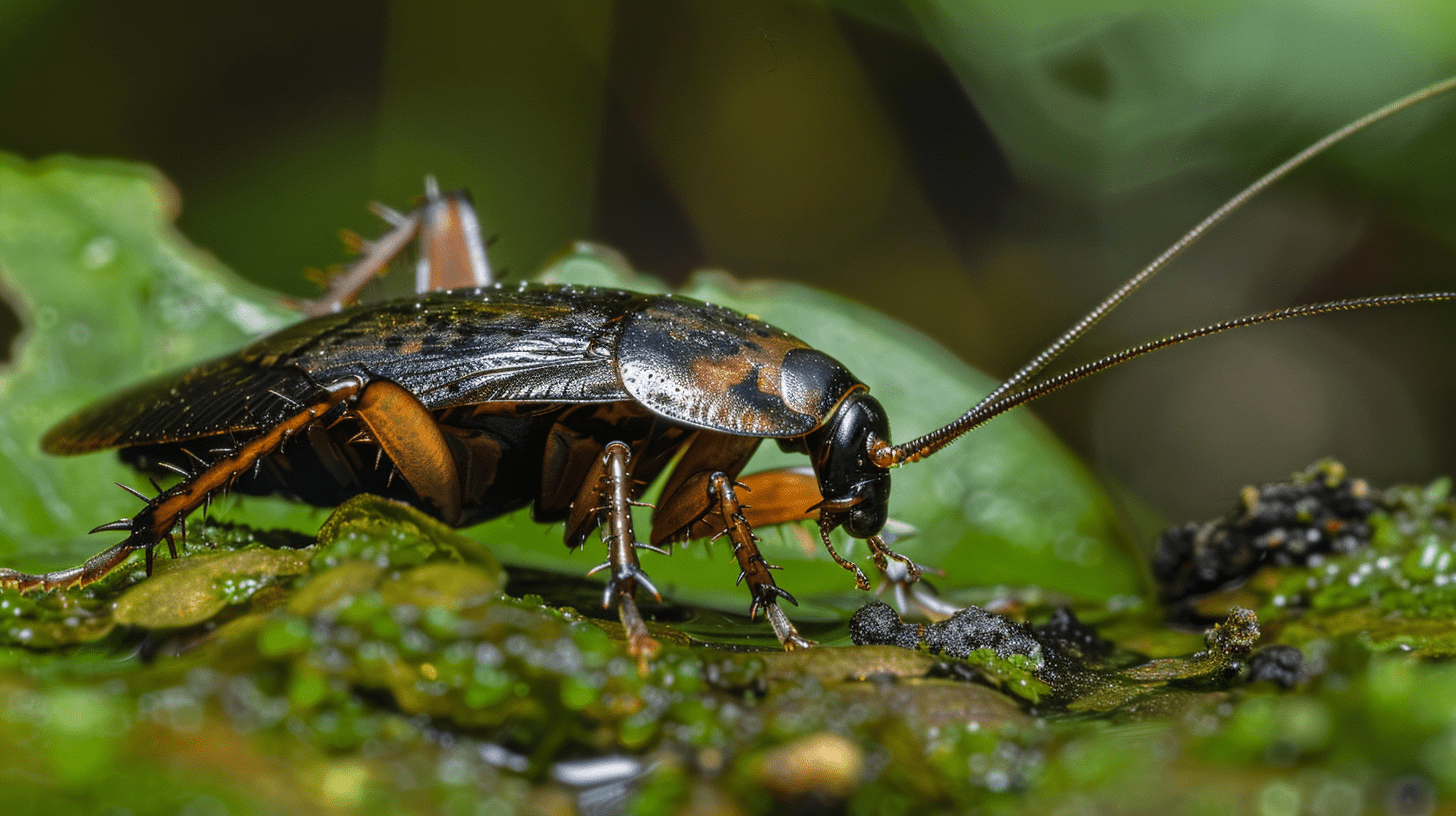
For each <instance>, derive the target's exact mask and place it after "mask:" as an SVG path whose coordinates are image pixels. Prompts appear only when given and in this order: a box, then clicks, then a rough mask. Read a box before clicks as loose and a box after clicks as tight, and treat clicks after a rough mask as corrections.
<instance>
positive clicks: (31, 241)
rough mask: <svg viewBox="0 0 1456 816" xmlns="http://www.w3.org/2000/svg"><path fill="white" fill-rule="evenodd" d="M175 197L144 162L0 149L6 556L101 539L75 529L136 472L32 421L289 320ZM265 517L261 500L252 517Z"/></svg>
mask: <svg viewBox="0 0 1456 816" xmlns="http://www.w3.org/2000/svg"><path fill="white" fill-rule="evenodd" d="M176 209H177V201H176V193H175V191H174V190H172V189H171V187H170V186H168V185H167V183H166V182H165V180H164V179H162V177H161V176H160V175H158V174H157V173H156V172H155V171H153V170H151V169H149V168H145V167H140V166H137V165H131V164H123V163H120V162H111V161H88V160H82V159H76V158H70V157H60V158H55V159H49V160H45V161H39V162H33V163H31V162H26V161H24V160H21V159H19V158H16V157H14V156H8V155H4V154H0V289H3V290H4V294H5V295H6V298H7V300H8V301H9V303H10V305H11V307H12V308H14V309H15V311H16V312H17V313H18V315H19V317H20V321H21V326H22V329H21V335H20V337H19V339H18V340H17V341H16V343H15V345H14V348H13V350H12V353H11V358H10V361H9V363H8V365H6V366H5V368H4V369H3V370H0V492H3V494H4V495H5V501H4V503H3V505H0V557H3V558H4V564H5V565H6V566H9V567H15V568H20V569H26V570H49V569H58V568H63V567H68V566H71V565H73V564H76V563H79V562H80V561H82V560H84V559H86V558H88V557H90V556H91V555H93V554H95V553H96V552H97V551H98V550H100V549H102V548H103V547H104V546H106V545H107V544H109V543H111V542H108V541H102V540H100V539H90V540H88V539H87V538H86V536H85V535H84V533H85V532H86V531H87V530H89V529H91V528H92V527H93V526H95V525H97V524H99V523H102V522H107V521H111V520H112V519H116V518H120V517H123V516H130V515H131V514H133V513H135V512H136V511H137V509H138V508H137V500H136V499H135V498H134V497H132V496H129V495H127V494H126V493H124V492H122V491H121V490H117V489H116V488H115V487H109V484H110V482H113V481H120V482H123V483H128V484H137V483H138V482H139V481H141V480H140V477H138V476H137V475H136V474H135V472H133V471H131V470H129V469H127V468H125V467H123V466H122V465H121V463H120V462H118V461H117V459H116V457H115V456H114V455H109V454H93V455H89V456H79V457H65V458H58V457H54V456H46V455H44V454H42V453H41V452H40V450H39V447H38V441H39V439H40V436H41V434H42V433H44V431H45V430H46V429H47V428H49V427H50V426H51V425H54V424H55V423H56V422H57V421H58V420H59V419H60V418H61V417H63V416H65V415H66V414H68V413H70V412H72V411H74V410H76V409H78V408H80V407H81V406H82V405H84V404H86V403H87V402H88V401H90V400H94V399H97V398H99V397H102V396H105V395H106V394H108V393H110V392H112V391H115V390H118V389H119V388H121V387H122V386H125V385H129V384H132V383H134V382H137V381H138V380H142V379H145V378H146V377H148V376H151V375H154V374H158V373H161V372H163V371H167V370H170V369H175V368H178V367H180V366H183V365H188V364H191V363H195V362H199V361H201V360H203V359H206V358H208V357H214V356H217V355H220V354H224V353H227V352H228V351H230V350H232V349H233V348H235V347H237V346H238V345H240V344H241V343H243V342H244V341H246V340H248V339H250V338H252V337H254V336H256V335H258V334H260V333H262V332H265V331H270V330H272V329H275V328H278V327H281V326H283V325H285V324H286V323H287V322H289V321H290V320H291V317H290V315H289V313H288V312H287V311H285V310H284V309H282V308H281V307H280V305H279V304H278V303H277V302H276V298H274V297H272V296H270V295H269V294H268V293H266V292H264V291H263V290H260V289H258V288H256V287H254V286H251V285H249V284H247V283H245V282H243V281H241V280H239V279H238V278H236V277H235V276H233V275H232V274H231V273H229V272H228V271H227V270H225V269H223V268H222V267H221V266H220V265H219V264H218V263H217V262H216V260H215V259H213V258H212V257H210V256H208V255H207V254H206V253H204V252H202V251H201V250H198V249H196V248H195V247H192V246H191V245H189V244H188V243H187V242H186V241H185V240H184V239H183V238H182V237H181V236H180V235H178V234H177V232H176V231H175V229H174V228H173V227H172V219H173V218H174V217H175V216H176ZM144 484H145V483H144V482H141V485H139V486H144ZM265 506H266V503H262V504H259V505H257V508H258V509H257V510H256V511H254V510H252V508H253V505H252V504H251V503H250V513H251V512H258V513H260V514H262V515H263V516H267V515H268V514H269V513H268V511H267V510H266V509H264V508H265ZM275 506H276V505H275ZM289 514H294V515H295V516H296V514H297V511H296V510H294V509H291V510H288V511H286V512H285V513H284V516H287V515H289ZM252 518H253V519H256V518H258V517H256V516H254V517H252ZM280 518H281V517H279V516H277V515H276V511H275V514H274V517H273V518H271V519H269V520H268V521H267V522H265V523H276V522H278V521H279V520H280ZM254 523H258V522H257V521H256V520H255V521H254ZM313 524H315V525H316V524H317V522H316V521H314V522H313Z"/></svg>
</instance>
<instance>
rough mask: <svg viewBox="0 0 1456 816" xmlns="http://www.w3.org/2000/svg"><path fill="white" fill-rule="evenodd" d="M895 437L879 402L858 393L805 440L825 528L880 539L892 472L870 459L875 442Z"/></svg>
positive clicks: (859, 391) (843, 402) (888, 499)
mask: <svg viewBox="0 0 1456 816" xmlns="http://www.w3.org/2000/svg"><path fill="white" fill-rule="evenodd" d="M889 438H890V420H889V418H888V417H887V416H886V415H885V409H884V408H882V407H881V406H880V402H879V400H877V399H875V398H874V397H872V396H870V395H869V394H868V393H867V392H865V391H862V390H856V391H852V392H850V393H849V394H848V395H847V396H845V398H844V400H843V401H841V402H840V403H839V406H838V407H837V408H836V410H835V411H834V415H833V416H832V417H830V419H829V421H828V422H825V423H824V425H823V426H821V427H820V428H819V429H818V430H817V431H815V432H814V433H812V434H810V435H809V438H808V439H807V440H806V442H807V443H808V447H809V454H810V457H811V458H812V459H813V462H814V472H815V474H816V475H817V476H818V478H819V493H820V494H821V495H822V496H823V497H824V501H822V502H820V503H819V504H818V505H816V507H817V508H818V510H819V519H820V526H821V527H824V528H825V529H826V530H827V529H833V528H835V527H839V526H843V527H844V529H845V532H847V533H849V534H850V535H851V536H854V537H855V538H869V537H870V536H872V535H877V534H878V533H879V532H880V530H881V529H883V528H884V526H885V521H886V519H888V518H889V513H890V471H889V470H887V469H885V468H883V467H881V466H879V465H877V464H875V462H874V461H873V459H872V458H871V457H870V442H871V440H872V439H889Z"/></svg>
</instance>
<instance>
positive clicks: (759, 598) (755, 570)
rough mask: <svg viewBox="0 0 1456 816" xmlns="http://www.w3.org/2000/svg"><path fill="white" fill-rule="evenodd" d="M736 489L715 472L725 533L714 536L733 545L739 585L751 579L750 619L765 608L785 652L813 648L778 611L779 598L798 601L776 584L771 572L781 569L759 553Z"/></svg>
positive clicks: (713, 488) (712, 485)
mask: <svg viewBox="0 0 1456 816" xmlns="http://www.w3.org/2000/svg"><path fill="white" fill-rule="evenodd" d="M734 488H735V485H734V482H733V480H732V479H730V478H728V475H727V474H725V473H714V474H713V475H712V476H711V477H710V479H709V487H708V491H709V493H710V494H711V495H712V496H713V499H714V500H715V503H716V505H717V512H718V513H719V515H721V516H722V518H723V525H724V527H723V531H722V532H720V533H719V534H718V535H717V536H714V539H715V540H716V539H717V538H719V537H721V536H727V537H728V540H729V541H731V542H732V543H733V557H734V558H736V559H738V570H739V571H738V582H739V583H742V582H743V580H744V579H745V578H746V579H748V591H749V593H750V594H751V595H752V596H753V604H752V605H751V606H749V607H748V617H749V618H750V619H752V618H755V617H757V616H758V610H760V609H762V610H763V611H764V614H765V616H766V617H767V618H768V622H769V624H770V625H772V626H773V630H774V634H775V635H778V638H779V643H782V644H783V645H784V650H785V651H792V650H794V649H806V648H808V647H810V646H813V645H814V643H813V642H812V641H810V640H806V639H805V638H804V637H803V636H802V635H800V634H799V630H797V629H795V628H794V624H793V623H792V622H791V621H790V620H789V616H788V615H785V614H784V611H783V610H782V609H780V608H779V604H778V599H779V598H783V599H785V600H787V601H788V602H789V603H791V604H793V605H795V606H798V605H799V602H798V601H796V600H794V596H792V595H790V594H789V593H787V592H785V591H784V590H783V589H781V588H780V587H779V585H778V584H776V583H774V579H773V575H771V574H769V570H773V569H778V567H776V566H774V565H772V564H770V563H768V561H766V560H764V557H763V554H762V553H761V552H759V550H758V536H756V535H754V534H753V528H752V527H750V526H749V524H748V519H747V518H746V517H745V516H744V515H743V510H744V505H742V504H740V503H739V502H738V494H737V491H736V490H735V489H734Z"/></svg>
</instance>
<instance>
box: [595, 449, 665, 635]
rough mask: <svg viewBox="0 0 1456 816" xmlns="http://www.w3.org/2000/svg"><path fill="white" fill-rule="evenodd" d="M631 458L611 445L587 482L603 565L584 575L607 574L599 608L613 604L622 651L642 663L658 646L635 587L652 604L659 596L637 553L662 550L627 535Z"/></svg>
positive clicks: (633, 503) (627, 451)
mask: <svg viewBox="0 0 1456 816" xmlns="http://www.w3.org/2000/svg"><path fill="white" fill-rule="evenodd" d="M631 458H632V450H631V448H629V447H627V446H626V445H625V444H623V443H621V442H611V443H609V444H608V445H607V447H606V449H605V450H603V452H602V457H601V459H600V460H599V461H598V463H597V465H596V466H595V467H593V469H592V473H591V475H590V476H589V477H588V478H589V484H591V485H593V486H594V487H595V491H596V500H597V504H596V508H597V514H598V519H599V523H600V527H599V529H600V530H601V536H602V543H603V544H605V545H606V546H607V560H606V561H603V562H602V563H601V564H599V565H598V566H597V567H595V568H593V569H592V571H591V572H590V573H588V574H589V575H590V574H596V573H598V572H601V571H602V570H608V571H610V572H611V577H609V578H608V579H607V588H606V590H605V591H604V592H603V594H602V606H603V607H604V608H608V609H610V608H611V606H612V604H614V603H615V604H616V606H617V615H618V616H619V617H620V618H621V619H622V626H623V627H624V628H625V629H626V630H627V651H628V652H629V653H630V654H632V655H635V656H636V657H638V658H641V659H644V660H648V659H651V658H652V657H653V656H654V655H656V654H657V652H658V651H659V650H660V649H661V648H662V646H661V644H659V643H658V642H657V640H656V639H655V638H653V637H652V635H651V634H649V633H648V631H647V623H646V621H644V620H643V619H642V613H641V612H640V611H639V610H638V609H637V597H636V595H637V587H639V586H640V587H642V588H644V589H646V590H647V591H648V592H651V593H652V595H653V597H654V598H656V599H657V600H658V601H661V600H662V596H661V595H659V594H658V592H657V587H655V586H653V585H652V581H650V580H648V578H647V573H645V572H643V571H642V566H641V564H640V563H639V562H638V560H637V550H638V549H639V548H641V549H650V550H655V551H657V552H662V550H659V549H657V548H656V547H653V546H651V545H649V544H644V543H642V542H640V541H638V540H637V537H636V534H635V533H634V532H633V531H632V508H633V507H634V506H639V505H640V504H641V503H640V502H637V501H634V500H633V499H632V471H631Z"/></svg>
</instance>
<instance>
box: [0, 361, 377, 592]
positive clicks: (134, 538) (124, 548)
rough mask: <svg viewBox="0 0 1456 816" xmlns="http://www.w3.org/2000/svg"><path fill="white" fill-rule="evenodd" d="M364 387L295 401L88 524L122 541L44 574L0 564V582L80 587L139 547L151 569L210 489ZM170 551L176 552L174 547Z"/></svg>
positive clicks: (347, 383)
mask: <svg viewBox="0 0 1456 816" xmlns="http://www.w3.org/2000/svg"><path fill="white" fill-rule="evenodd" d="M363 387H364V384H363V383H362V382H360V381H359V380H356V379H348V380H344V381H342V382H339V383H335V384H334V385H332V386H329V387H327V388H326V389H325V392H324V394H323V396H321V397H320V398H319V399H318V400H316V401H314V402H313V403H312V404H307V405H305V404H299V406H298V410H297V411H295V412H294V413H292V414H290V415H288V416H287V417H285V418H284V419H283V420H282V421H280V422H278V423H277V424H276V425H274V426H272V427H271V428H269V429H267V430H266V431H264V432H262V433H260V434H258V435H257V436H255V437H253V438H252V439H250V440H248V441H247V442H245V443H244V444H242V445H240V446H238V448H237V449H236V450H234V451H232V452H231V453H228V454H227V455H225V456H223V457H222V458H220V459H218V460H217V461H215V462H213V463H212V464H210V465H208V466H207V467H206V468H204V469H202V470H200V471H197V472H195V473H192V474H191V475H189V476H188V477H187V478H185V479H183V480H182V481H180V482H178V483H177V484H175V485H173V486H172V487H170V488H168V489H166V490H164V491H162V492H161V493H160V494H159V495H157V496H156V497H154V498H152V499H150V500H148V501H147V505H146V507H143V508H142V510H141V512H139V513H137V514H136V515H135V516H133V517H132V518H129V519H121V520H118V521H113V522H111V523H109V524H103V525H101V526H100V527H97V528H96V529H94V530H92V531H91V532H93V533H97V532H103V531H112V530H116V531H126V532H127V533H128V535H127V537H126V540H125V541H122V542H121V543H120V544H117V545H116V546H114V547H112V548H110V549H108V550H106V551H104V552H102V553H100V554H99V555H97V556H95V557H94V558H92V559H91V560H89V561H87V562H86V563H85V564H82V565H81V566H79V567H72V568H70V569H64V570H57V571H56V572H48V573H45V574H42V575H32V574H30V573H25V572H17V571H16V570H12V569H0V587H15V588H17V589H19V590H20V591H21V592H26V591H28V590H32V589H41V590H51V589H71V588H74V587H83V586H86V585H87V584H91V583H95V582H96V581H99V580H101V579H102V578H103V577H105V576H106V574H107V573H109V572H111V571H112V570H114V569H116V568H117V567H119V566H121V564H122V562H124V561H126V559H127V556H129V555H131V554H132V553H134V552H136V551H137V550H146V554H147V572H148V574H150V573H151V563H152V550H153V549H154V548H155V547H156V546H157V545H158V544H160V543H161V542H162V541H164V540H165V541H167V542H168V546H169V547H170V546H171V532H172V528H173V527H175V526H177V525H178V524H180V523H181V522H182V520H183V519H184V518H186V516H187V514H188V513H190V512H192V511H193V510H195V509H197V508H198V507H201V506H202V505H203V504H204V503H206V502H208V501H209V500H210V499H211V498H212V495H213V494H214V493H216V492H218V491H221V490H225V489H227V487H228V485H230V484H232V482H233V480H234V479H236V478H237V477H239V476H241V475H242V474H244V473H246V472H247V471H248V470H249V469H250V468H252V467H254V466H255V465H257V464H258V463H259V462H260V461H262V459H263V457H265V456H268V455H269V454H271V453H273V452H274V451H276V450H278V448H279V446H281V445H282V444H283V443H284V442H285V441H287V440H288V438H289V437H290V436H292V435H293V434H295V433H297V432H299V431H301V430H303V429H305V428H306V427H307V426H308V424H309V423H311V422H313V421H314V420H316V419H318V418H319V417H321V416H323V415H324V414H325V413H327V412H328V411H329V410H330V409H331V408H333V407H334V406H335V405H338V404H339V403H340V402H343V401H344V400H346V399H348V398H350V397H352V396H354V395H355V394H358V393H359V391H360V390H361V389H362V388H363ZM133 492H135V491H133ZM173 555H176V553H175V551H174V552H173Z"/></svg>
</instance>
